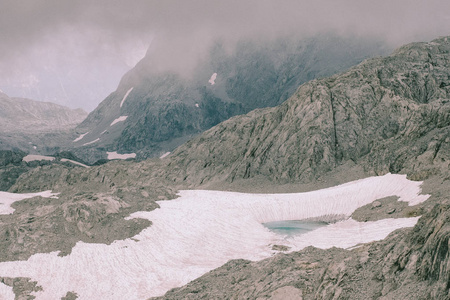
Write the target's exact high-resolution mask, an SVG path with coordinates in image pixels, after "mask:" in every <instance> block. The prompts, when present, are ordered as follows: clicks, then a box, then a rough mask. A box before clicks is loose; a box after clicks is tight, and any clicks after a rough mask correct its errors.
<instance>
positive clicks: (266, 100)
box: [73, 35, 387, 161]
mask: <svg viewBox="0 0 450 300" xmlns="http://www.w3.org/2000/svg"><path fill="white" fill-rule="evenodd" d="M386 48H387V47H386V46H385V45H384V44H382V43H379V42H375V41H370V40H365V39H356V38H343V37H337V36H334V35H322V36H316V37H314V38H308V39H303V40H298V39H296V38H294V37H287V38H280V39H277V40H274V41H268V42H267V41H266V42H263V41H256V40H250V41H241V42H239V43H238V44H237V45H236V48H235V49H234V51H232V52H230V51H229V50H227V49H226V47H225V46H224V45H223V44H221V43H220V42H218V43H216V44H215V45H214V46H213V47H212V48H211V49H210V51H209V53H208V55H207V57H205V58H204V59H203V60H202V61H200V62H199V63H198V65H197V67H196V68H195V70H194V71H193V74H190V75H189V76H182V75H179V74H177V73H175V72H170V71H167V72H161V71H156V70H154V65H155V63H154V61H153V59H154V58H153V57H152V52H151V51H149V52H148V53H147V55H146V57H144V58H143V59H142V61H140V62H139V63H138V64H137V65H136V67H135V68H134V69H132V70H131V71H129V72H128V73H127V74H126V75H125V76H124V77H123V78H122V80H121V82H120V84H119V86H118V88H117V90H116V91H115V92H113V93H112V94H111V95H109V96H108V97H107V98H106V99H105V100H104V101H103V102H102V103H100V105H99V106H98V107H97V108H96V109H95V110H94V111H93V112H91V113H90V114H89V116H88V117H87V118H86V120H85V121H84V122H83V123H81V124H80V125H79V126H78V127H77V132H78V133H79V136H77V137H74V143H73V145H74V147H75V148H77V149H76V150H75V152H76V153H77V155H78V156H80V157H83V158H86V159H88V160H90V161H95V160H97V159H100V158H106V156H107V155H106V152H113V151H117V152H120V153H136V154H137V157H138V158H146V157H154V156H160V155H162V154H164V153H166V152H169V151H172V150H173V149H174V148H175V147H176V146H178V145H180V144H182V143H183V142H185V141H187V140H188V139H190V138H192V137H193V136H195V135H197V134H199V133H201V132H203V131H204V130H206V129H209V128H211V127H212V126H214V125H216V124H218V123H220V122H222V121H224V120H227V119H228V118H230V117H232V116H235V115H239V114H244V113H247V112H249V111H250V110H253V109H255V108H260V107H268V106H276V105H278V104H280V103H282V102H283V101H285V100H286V99H287V98H289V97H290V96H291V95H292V94H293V93H294V91H295V90H296V88H297V87H298V86H299V85H300V84H302V83H304V82H306V81H308V80H311V79H314V78H318V77H323V76H329V75H331V74H334V73H336V72H338V71H343V70H345V69H346V68H348V67H350V66H352V65H355V64H357V63H359V62H360V61H362V60H363V59H365V58H367V57H373V56H375V55H380V54H384V53H386Z"/></svg>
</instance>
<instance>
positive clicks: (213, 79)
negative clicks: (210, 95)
mask: <svg viewBox="0 0 450 300" xmlns="http://www.w3.org/2000/svg"><path fill="white" fill-rule="evenodd" d="M216 78H217V73H214V74H212V75H211V78H210V79H209V80H208V82H209V83H211V85H214V84H215V83H216Z"/></svg>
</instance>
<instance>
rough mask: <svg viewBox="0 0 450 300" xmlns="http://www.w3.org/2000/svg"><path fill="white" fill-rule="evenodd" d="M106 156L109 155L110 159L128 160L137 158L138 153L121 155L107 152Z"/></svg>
mask: <svg viewBox="0 0 450 300" xmlns="http://www.w3.org/2000/svg"><path fill="white" fill-rule="evenodd" d="M106 154H108V159H128V158H135V157H136V153H129V154H119V153H117V152H116V151H114V152H106Z"/></svg>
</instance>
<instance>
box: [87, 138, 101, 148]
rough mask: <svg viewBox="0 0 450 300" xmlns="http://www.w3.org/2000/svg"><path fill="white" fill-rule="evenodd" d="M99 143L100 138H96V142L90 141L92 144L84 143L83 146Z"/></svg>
mask: <svg viewBox="0 0 450 300" xmlns="http://www.w3.org/2000/svg"><path fill="white" fill-rule="evenodd" d="M98 141H100V138H96V139H95V140H93V141H90V142H87V143H84V144H83V146H87V145H90V144H93V143H96V142H98Z"/></svg>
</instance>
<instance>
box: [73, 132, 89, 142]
mask: <svg viewBox="0 0 450 300" xmlns="http://www.w3.org/2000/svg"><path fill="white" fill-rule="evenodd" d="M88 133H89V131H88V132H86V133H83V134H80V136H79V137H77V138H76V139H74V140H73V142H74V143H75V142H78V141H80V140H82V139H83V138H84V136H85V135H86V134H88Z"/></svg>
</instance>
